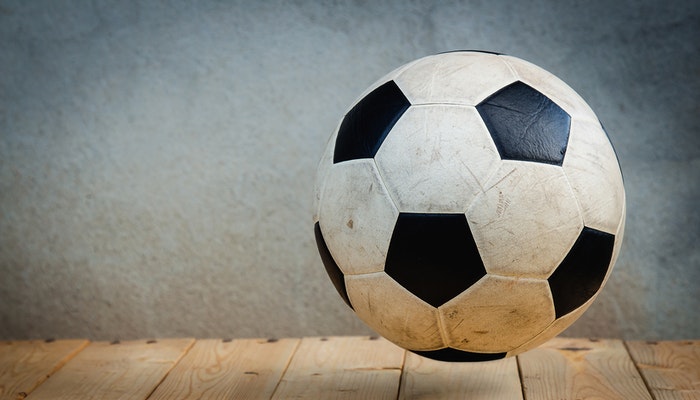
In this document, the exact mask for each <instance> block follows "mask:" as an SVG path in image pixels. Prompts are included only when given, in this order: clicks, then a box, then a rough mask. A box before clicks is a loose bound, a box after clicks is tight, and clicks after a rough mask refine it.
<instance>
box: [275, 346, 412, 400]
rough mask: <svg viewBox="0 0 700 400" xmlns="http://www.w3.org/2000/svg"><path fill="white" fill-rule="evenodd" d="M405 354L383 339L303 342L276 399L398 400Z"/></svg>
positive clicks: (283, 378) (295, 354) (283, 379)
mask: <svg viewBox="0 0 700 400" xmlns="http://www.w3.org/2000/svg"><path fill="white" fill-rule="evenodd" d="M404 354H405V350H403V349H401V348H400V347H398V346H396V345H394V344H392V343H390V342H389V341H387V340H385V339H383V338H375V337H372V338H369V337H330V338H304V339H302V341H301V343H300V344H299V348H298V349H297V351H296V352H295V353H294V356H293V357H292V361H291V363H290V364H289V367H288V368H287V371H286V372H285V374H284V375H283V377H282V380H281V381H280V384H279V386H278V387H277V390H276V391H275V394H274V396H273V398H274V399H289V398H294V399H396V396H397V394H398V390H399V380H400V378H401V366H402V364H403V358H404Z"/></svg>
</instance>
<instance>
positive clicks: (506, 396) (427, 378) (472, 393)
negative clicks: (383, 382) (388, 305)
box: [399, 352, 523, 400]
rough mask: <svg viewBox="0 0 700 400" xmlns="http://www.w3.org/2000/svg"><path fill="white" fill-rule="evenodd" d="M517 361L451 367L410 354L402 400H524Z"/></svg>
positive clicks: (403, 383) (455, 364)
mask: <svg viewBox="0 0 700 400" xmlns="http://www.w3.org/2000/svg"><path fill="white" fill-rule="evenodd" d="M522 398H523V395H522V388H521V386H520V376H519V375H518V364H517V362H516V359H515V357H510V358H506V359H503V360H497V361H487V362H477V363H448V362H441V361H435V360H431V359H428V358H424V357H421V356H418V355H416V354H413V353H410V352H408V353H406V362H405V363H404V367H403V376H402V377H401V389H400V392H399V399H475V400H479V399H503V400H510V399H515V400H522Z"/></svg>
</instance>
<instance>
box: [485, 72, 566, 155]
mask: <svg viewBox="0 0 700 400" xmlns="http://www.w3.org/2000/svg"><path fill="white" fill-rule="evenodd" d="M476 109H477V110H478V111H479V114H480V115H481V118H482V119H483V120H484V123H485V124H486V127H487V128H488V130H489V132H490V133H491V137H492V138H493V141H494V143H495V144H496V148H497V149H498V152H499V154H500V155H501V158H502V159H504V160H520V161H533V162H541V163H546V164H554V165H562V163H563V162H564V154H565V153H566V146H567V143H568V142H569V128H570V127H571V117H570V116H569V114H567V113H566V111H564V110H562V109H561V108H560V107H559V106H558V105H556V104H555V103H554V102H553V101H552V100H550V99H549V98H548V97H547V96H545V95H543V94H542V93H540V92H538V91H537V90H535V89H533V88H532V87H530V86H528V85H526V84H525V83H523V82H515V83H512V84H510V85H508V86H506V87H504V88H503V89H501V90H499V91H498V92H496V93H495V94H493V95H491V96H490V97H489V98H487V99H486V100H484V101H482V102H481V103H480V104H479V105H478V106H476Z"/></svg>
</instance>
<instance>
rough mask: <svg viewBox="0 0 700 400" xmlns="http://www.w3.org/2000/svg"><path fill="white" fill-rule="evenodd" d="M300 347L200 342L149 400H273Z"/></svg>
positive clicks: (290, 341)
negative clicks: (273, 394)
mask: <svg viewBox="0 0 700 400" xmlns="http://www.w3.org/2000/svg"><path fill="white" fill-rule="evenodd" d="M298 344H299V339H281V340H276V339H269V340H268V339H239V340H234V341H230V340H221V339H208V340H198V341H197V342H196V343H195V344H194V346H193V347H192V348H191V349H190V351H188V352H187V355H186V356H185V357H183V359H182V360H181V361H180V362H179V363H178V364H177V365H176V366H175V367H174V368H173V370H172V371H170V373H169V374H168V376H167V378H166V379H165V380H164V381H163V383H161V384H160V386H158V388H157V389H156V390H155V392H153V394H152V395H151V397H149V399H150V400H159V399H201V400H204V399H269V398H270V397H271V396H272V393H273V392H274V390H275V388H276V387H277V384H278V383H279V380H280V378H281V377H282V373H284V371H285V369H286V368H287V365H288V364H289V360H290V359H291V357H292V354H293V353H294V350H295V349H296V347H297V346H298Z"/></svg>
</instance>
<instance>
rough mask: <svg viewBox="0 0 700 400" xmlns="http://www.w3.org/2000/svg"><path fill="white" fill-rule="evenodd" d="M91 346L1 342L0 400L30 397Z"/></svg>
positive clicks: (83, 343)
mask: <svg viewBox="0 0 700 400" xmlns="http://www.w3.org/2000/svg"><path fill="white" fill-rule="evenodd" d="M88 343H89V342H88V341H87V340H84V339H76V340H73V339H70V340H51V339H48V340H29V341H14V342H13V341H3V342H0V400H6V399H12V400H15V399H23V398H25V397H27V395H29V393H31V392H32V391H34V389H36V387H37V386H39V385H40V384H41V383H42V382H44V381H45V380H46V379H47V378H48V377H50V376H51V375H53V374H54V373H55V372H56V371H57V370H58V369H59V368H61V367H62V366H63V365H64V364H65V363H66V362H67V361H68V360H70V359H71V358H72V357H74V356H75V355H76V354H78V352H80V350H82V349H83V348H84V347H85V346H87V345H88Z"/></svg>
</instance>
